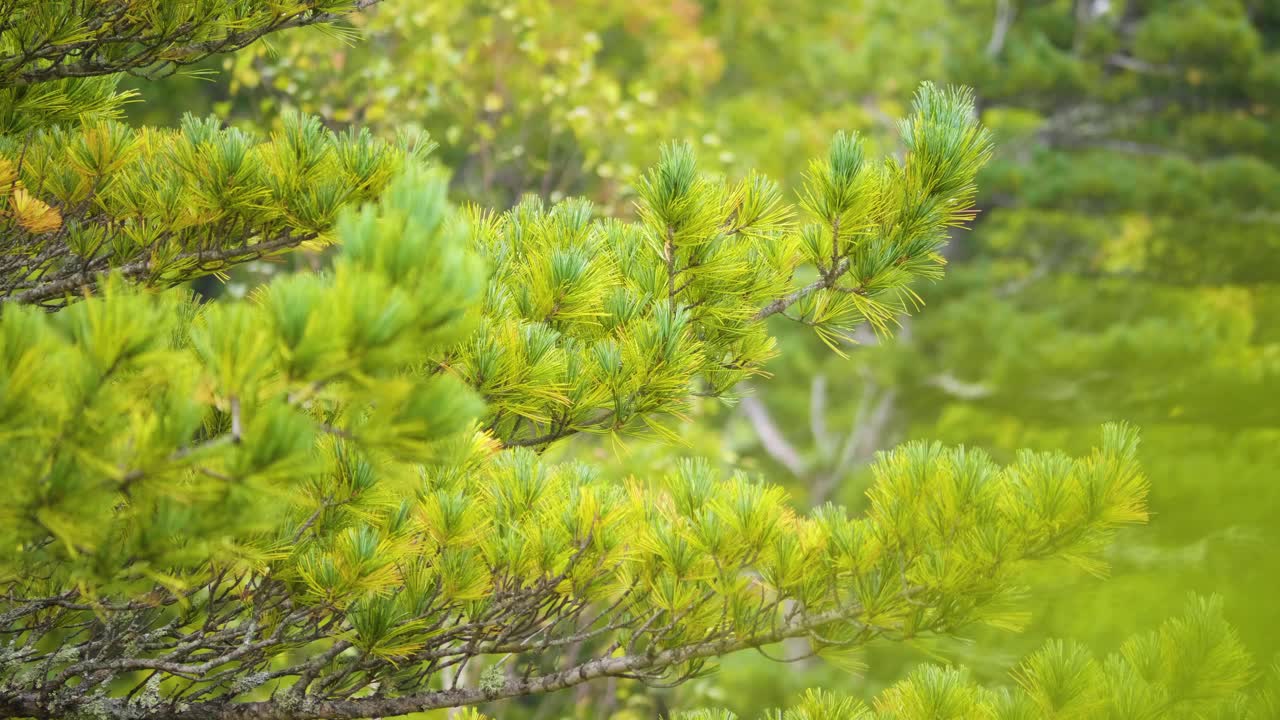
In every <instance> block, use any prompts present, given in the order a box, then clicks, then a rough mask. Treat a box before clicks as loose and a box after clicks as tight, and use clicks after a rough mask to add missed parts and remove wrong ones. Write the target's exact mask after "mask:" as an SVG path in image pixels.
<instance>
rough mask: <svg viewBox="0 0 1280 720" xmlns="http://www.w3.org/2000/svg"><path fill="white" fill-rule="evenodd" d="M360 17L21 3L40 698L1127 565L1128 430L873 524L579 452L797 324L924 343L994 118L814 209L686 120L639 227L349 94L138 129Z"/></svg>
mask: <svg viewBox="0 0 1280 720" xmlns="http://www.w3.org/2000/svg"><path fill="white" fill-rule="evenodd" d="M359 4H361V3H351V2H347V3H283V4H277V5H272V6H263V5H261V4H258V3H241V2H219V1H218V0H210V2H208V3H196V4H189V5H184V4H172V3H168V2H160V1H159V0H157V1H156V2H150V3H148V2H142V3H138V2H130V3H121V4H113V3H91V4H86V3H80V2H70V1H69V2H54V3H49V2H36V1H34V0H33V1H30V2H14V3H10V5H11V7H9V8H6V9H7V10H8V12H7V13H6V15H5V17H6V21H5V22H6V24H5V25H4V26H3V32H4V34H3V43H2V46H3V48H4V49H5V52H6V53H7V55H6V56H5V57H4V58H3V59H0V67H4V68H6V70H5V71H4V74H3V77H4V81H3V82H4V85H3V88H2V90H3V92H4V93H5V94H4V95H3V96H2V97H0V113H2V116H3V117H4V118H5V119H6V122H7V123H8V124H7V125H6V126H5V129H4V137H5V140H4V143H5V144H4V146H3V148H2V149H0V157H2V158H3V162H4V163H5V165H4V167H5V168H8V169H7V170H6V172H7V173H8V175H7V178H8V179H7V180H6V181H5V183H4V184H3V186H2V188H3V192H4V195H3V198H4V203H5V204H4V213H5V216H4V221H5V225H4V228H5V229H4V235H3V237H4V253H5V254H4V263H5V267H6V268H7V269H6V272H7V273H8V275H7V276H6V277H7V279H6V282H7V283H8V285H9V289H8V291H7V294H6V296H5V303H4V305H3V310H2V311H0V438H3V442H2V443H0V460H2V461H3V462H4V463H5V465H6V466H7V467H9V468H10V477H9V479H8V483H7V485H8V490H9V498H8V502H7V503H6V504H5V505H4V507H3V509H0V548H3V550H0V590H2V594H0V634H3V637H4V638H5V644H4V646H3V647H2V648H0V715H3V716H7V717H41V718H54V717H88V716H92V717H99V718H102V717H107V718H133V717H159V716H163V717H171V718H191V719H193V720H195V719H206V718H210V719H211V718H309V717H326V718H360V717H375V716H376V717H385V716H395V715H403V714H408V713H412V712H418V711H422V710H427V709H432V708H444V707H459V706H465V705H475V704H479V703H483V702H488V701H493V700H498V699H502V698H509V697H516V696H522V695H535V694H539V693H545V692H551V691H555V690H558V689H562V688H566V687H570V686H573V685H577V684H580V683H584V682H587V681H590V680H592V679H595V678H603V677H623V678H636V679H641V680H644V681H647V682H655V683H661V682H678V681H680V680H683V679H687V678H689V677H692V676H695V675H698V674H700V673H703V672H706V671H707V670H708V669H709V667H710V665H711V663H713V662H714V659H715V658H717V657H719V656H722V655H725V654H728V653H731V652H735V651H738V650H743V649H747V648H757V647H761V646H765V645H769V644H773V643H777V642H779V641H781V640H784V639H789V638H801V639H804V640H805V641H807V642H808V644H809V645H810V646H811V648H812V650H813V651H814V652H817V653H828V654H833V653H834V654H839V653H845V652H848V651H849V650H850V649H852V648H857V647H859V646H862V645H864V644H866V643H867V642H869V641H871V640H874V639H888V640H907V639H911V638H916V637H920V636H927V635H931V634H945V633H951V632H954V631H955V630H957V629H958V628H960V627H964V626H967V625H970V624H973V623H976V622H984V623H988V624H992V625H995V626H999V627H1013V626H1016V625H1017V624H1018V623H1019V622H1020V620H1021V613H1019V612H1018V609H1017V605H1016V603H1015V600H1016V596H1017V588H1018V586H1019V582H1020V578H1021V577H1022V576H1023V575H1024V573H1025V571H1026V569H1027V568H1028V567H1030V566H1035V565H1037V564H1043V563H1045V562H1048V561H1050V560H1054V559H1059V560H1065V561H1068V562H1071V563H1074V564H1076V565H1078V566H1080V567H1084V568H1086V569H1090V570H1093V571H1097V570H1099V569H1100V568H1101V559H1100V552H1101V550H1102V549H1103V548H1104V547H1105V546H1106V544H1107V543H1108V541H1109V539H1110V538H1111V537H1112V536H1113V534H1114V532H1115V531H1116V529H1117V528H1119V527H1121V526H1123V525H1127V524H1131V523H1136V522H1142V521H1143V520H1144V519H1145V518H1146V509H1145V495H1146V481H1145V479H1144V477H1143V475H1142V473H1141V471H1140V469H1139V468H1138V466H1137V463H1136V449H1137V438H1136V435H1135V433H1134V432H1133V431H1132V430H1130V429H1128V428H1126V427H1124V426H1119V425H1108V426H1106V427H1105V429H1104V430H1103V434H1102V439H1101V443H1100V444H1099V446H1098V447H1097V448H1096V449H1095V450H1093V451H1092V452H1091V453H1088V454H1086V455H1083V456H1082V457H1079V458H1075V459H1073V458H1069V457H1067V456H1065V455H1063V454H1060V453H1042V454H1036V453H1025V454H1023V455H1021V456H1019V457H1017V458H1016V459H1015V460H1014V461H1013V462H1010V463H1008V464H1006V465H1003V466H1001V465H999V464H997V463H995V462H994V461H993V460H992V459H991V458H989V457H988V456H987V455H985V454H984V453H982V452H980V451H976V450H974V449H965V448H946V447H943V446H941V445H939V444H936V443H923V442H921V443H913V444H909V445H905V446H903V447H900V448H898V449H896V450H893V451H890V452H886V453H884V454H883V455H882V456H881V457H880V459H879V461H878V463H877V466H876V473H877V481H876V483H875V484H874V485H873V487H872V488H871V490H870V491H869V493H868V502H869V509H868V511H867V512H866V513H865V514H864V515H862V516H859V517H853V516H850V515H849V514H848V513H847V512H846V511H844V510H843V509H842V508H839V507H836V506H831V505H828V506H824V507H821V508H818V509H816V510H814V511H812V512H810V513H798V512H796V511H795V510H793V509H792V508H791V507H790V506H789V504H788V502H787V498H786V494H785V492H784V491H782V490H781V489H780V488H778V487H776V486H772V485H769V484H766V483H762V482H760V481H758V480H754V479H751V478H749V477H746V476H744V475H742V474H734V475H732V476H728V477H724V476H720V475H719V474H718V473H716V472H714V471H712V469H711V468H710V467H709V466H707V465H705V464H701V463H697V462H688V463H685V464H683V465H682V466H681V467H680V468H679V470H678V471H677V472H674V473H670V474H668V475H666V476H662V477H635V478H631V479H630V480H629V481H628V482H626V483H624V484H618V483H614V482H610V481H607V480H604V479H602V478H600V477H599V476H598V474H597V473H596V472H595V471H594V470H593V469H592V468H591V467H590V466H588V465H585V464H582V463H573V462H565V463H555V462H550V461H548V460H544V459H543V458H542V457H541V456H540V454H539V453H540V451H542V450H545V449H546V448H547V447H549V446H550V445H552V444H554V443H556V442H557V441H559V440H561V439H562V438H565V437H567V436H569V435H573V434H577V433H599V434H606V435H609V436H612V437H622V436H625V435H628V434H631V433H637V432H650V433H656V434H658V435H659V436H661V435H663V434H670V432H671V431H670V429H669V427H668V425H667V424H666V421H667V420H669V419H670V418H673V417H679V416H680V413H681V411H682V409H683V408H684V407H685V404H686V402H687V399H688V398H689V397H690V396H691V395H693V394H697V395H702V396H706V397H712V398H725V399H729V398H731V397H732V393H733V391H734V388H735V386H736V385H737V384H738V383H740V382H741V381H742V380H744V379H747V378H751V377H756V376H759V375H760V374H761V373H762V368H761V363H762V362H763V361H764V360H765V359H767V358H768V357H770V356H771V355H773V354H774V353H775V352H776V347H775V345H776V344H775V341H774V339H773V337H772V336H771V335H770V334H769V332H768V329H767V328H766V325H765V321H766V320H767V319H768V318H770V317H772V316H775V315H776V316H786V317H789V318H792V319H794V320H797V321H799V322H801V323H803V324H805V325H808V326H811V327H812V328H814V329H815V330H816V331H817V333H818V334H819V335H820V337H822V338H823V339H824V340H825V341H827V342H829V343H833V344H834V343H835V342H837V341H838V340H839V339H840V338H841V337H843V336H845V335H847V334H848V333H850V332H852V331H853V329H854V328H856V327H858V326H860V325H862V324H870V325H873V326H876V327H880V328H883V329H888V328H889V327H890V326H891V324H892V323H893V322H894V321H895V320H896V319H897V318H898V317H900V316H901V315H902V314H903V313H905V312H907V311H908V310H910V309H912V307H913V301H914V297H915V296H914V293H913V291H912V289H911V288H912V285H913V284H914V283H915V282H916V281H918V280H920V279H928V278H935V277H937V276H938V275H939V274H940V271H941V257H940V255H939V250H940V248H941V246H942V244H943V243H944V241H945V239H946V237H947V232H948V230H949V229H950V228H952V227H954V226H956V225H961V224H963V223H965V222H966V221H967V220H968V219H970V217H971V210H970V208H971V205H972V200H973V197H974V192H975V187H974V178H975V176H976V173H977V172H978V169H979V168H980V167H981V166H982V164H983V163H984V162H985V161H986V159H987V156H988V155H989V152H990V142H989V138H988V135H987V133H986V131H985V130H984V129H982V128H981V127H980V126H979V125H978V124H977V122H976V121H975V120H974V113H973V101H972V97H971V95H970V94H969V93H967V92H964V91H958V90H943V89H939V88H936V87H934V86H932V85H928V84H926V85H924V86H922V87H921V89H920V90H919V91H918V93H917V95H916V99H915V103H914V106H913V109H912V112H911V114H910V115H909V117H908V118H906V119H905V120H904V121H903V122H902V123H901V125H900V130H901V140H902V145H903V149H904V150H903V159H902V160H900V161H899V160H895V159H892V158H886V159H885V160H883V161H873V160H869V159H867V158H866V157H865V152H864V149H863V147H862V144H861V141H860V140H859V138H858V137H856V136H853V135H845V134H841V135H837V136H836V138H835V139H834V140H833V142H832V143H831V146H830V149H829V151H828V153H827V154H826V155H825V156H824V157H821V158H818V159H815V160H814V161H813V162H812V164H811V166H810V170H809V174H808V181H807V183H806V186H805V187H804V189H803V191H802V192H801V193H800V197H799V202H798V207H792V206H790V205H788V204H786V203H784V202H783V200H782V199H781V193H780V192H779V191H778V189H777V187H776V186H775V185H774V184H773V183H771V182H770V181H768V180H767V179H765V178H763V177H762V176H759V175H749V176H748V177H746V178H745V179H743V180H741V181H736V182H730V181H727V180H724V179H722V178H718V177H714V176H709V175H705V174H702V173H699V171H698V169H697V166H696V164H695V162H694V157H693V154H692V152H691V150H690V148H688V147H687V146H683V145H679V144H676V145H671V146H668V147H667V148H666V149H664V151H663V152H662V154H661V157H660V160H659V162H658V163H657V164H656V165H655V167H654V168H653V169H652V170H651V171H649V172H648V173H647V174H645V175H644V176H643V178H642V179H641V180H640V182H639V184H638V187H637V194H638V197H639V202H638V207H637V216H638V217H637V219H635V220H632V221H627V220H620V219H608V218H600V217H597V216H596V215H595V213H594V212H593V210H592V208H591V206H590V205H589V204H587V203H586V202H584V201H566V202H563V203H559V204H556V205H554V206H550V207H547V206H544V205H542V204H541V203H540V202H539V201H536V200H532V199H530V200H527V201H525V202H523V203H521V204H520V205H518V206H517V207H515V208H513V209H512V210H510V211H507V212H504V213H501V214H497V213H490V212H486V211H483V210H479V209H476V208H468V209H463V210H456V209H454V208H452V207H451V206H450V205H449V203H448V201H447V198H446V195H447V178H446V176H445V175H444V173H443V172H442V171H441V170H440V169H439V168H435V167H432V166H430V164H429V163H428V162H427V161H426V159H425V158H424V157H423V152H422V148H423V147H424V146H423V145H422V144H420V143H419V144H414V143H411V142H406V143H404V144H402V145H400V146H393V147H388V146H383V145H381V144H379V143H377V142H375V141H374V140H372V139H370V138H369V137H368V136H366V135H360V134H357V133H351V134H345V135H341V136H333V135H331V134H329V133H327V132H326V131H325V130H323V129H322V127H321V126H320V125H319V124H318V123H317V122H316V121H315V120H311V119H308V118H303V117H292V118H290V119H289V120H288V121H287V122H286V123H285V125H284V128H283V129H282V130H281V131H280V132H279V133H277V134H276V135H275V136H274V137H273V138H271V139H270V140H264V141H256V140H254V139H253V138H251V137H249V136H248V135H247V134H245V133H243V132H241V131H238V130H235V129H223V128H221V127H219V126H218V124H217V123H216V121H198V120H188V121H187V122H186V123H185V124H184V125H183V127H182V128H180V129H179V130H178V131H163V130H156V129H151V128H145V129H130V128H127V127H125V126H123V125H121V124H119V123H118V122H117V121H116V120H115V119H114V118H113V114H114V113H117V112H118V110H119V104H120V103H121V102H123V101H124V100H125V99H126V98H125V97H124V96H122V95H121V94H120V93H118V92H116V91H115V90H114V89H113V87H114V86H113V83H114V81H115V79H114V76H113V75H112V74H113V73H118V72H121V71H132V72H137V73H141V74H144V75H155V74H157V73H163V72H167V71H168V69H169V68H171V67H172V66H174V65H180V64H183V63H187V62H192V61H195V60H197V59H199V58H200V57H202V56H205V55H208V54H209V53H213V52H221V51H226V50H231V49H235V48H238V47H241V46H243V45H244V44H246V43H248V42H251V41H252V40H253V39H255V38H257V37H259V36H261V35H263V34H265V33H267V32H271V31H273V30H277V29H280V28H283V27H287V26H290V25H298V24H305V23H314V22H322V21H325V20H328V19H330V17H331V15H330V13H332V12H335V11H337V10H345V9H351V8H353V7H354V6H356V5H359ZM85 78H89V79H85ZM375 197H376V201H375V200H374V198H375ZM366 201H368V202H366ZM797 216H799V217H800V218H801V219H800V220H799V221H797V220H795V218H796V217H797ZM327 241H337V242H338V244H339V245H340V253H339V255H338V258H337V259H336V261H335V263H334V265H333V267H332V269H331V270H330V271H328V272H325V273H312V274H299V275H292V276H284V277H279V278H277V279H276V280H275V281H273V282H272V283H271V284H270V285H268V286H266V287H264V288H262V289H261V290H260V291H259V292H257V293H255V294H254V295H253V296H252V297H251V298H249V299H246V300H239V301H237V300H227V301H219V302H214V303H210V304H206V305H200V304H198V303H196V302H194V301H193V300H192V298H191V297H190V296H189V295H188V294H187V293H185V292H183V291H180V290H172V289H170V290H167V291H165V290H164V286H168V285H173V284H176V283H179V282H181V281H182V280H184V279H188V278H190V277H192V276H195V275H199V274H201V273H206V272H216V271H217V270H219V269H221V268H224V267H226V266H228V265H230V264H234V263H237V262H242V261H244V260H245V259H246V258H248V257H254V256H258V255H260V254H262V253H265V252H273V251H277V250H283V249H285V248H288V247H293V246H296V245H298V244H300V243H303V242H327ZM50 309H56V310H58V311H57V312H48V310H50ZM570 645H573V646H575V647H577V648H578V650H577V651H576V652H574V653H568V652H566V648H567V647H568V646H570ZM1073 659H1074V656H1073V657H1070V658H1064V659H1063V660H1062V661H1061V662H1063V663H1065V662H1068V661H1071V660H1073ZM1058 662H1059V661H1057V660H1054V662H1052V663H1047V664H1048V665H1050V666H1052V667H1057V663H1058ZM477 671H478V673H479V677H478V678H477V677H474V676H473V673H474V672H477ZM908 682H912V683H916V684H917V685H919V686H921V687H929V688H933V687H935V686H936V685H937V683H945V682H951V681H950V680H948V679H945V678H944V679H942V680H938V681H934V680H927V681H926V680H919V681H917V680H911V681H908ZM904 692H905V691H904Z"/></svg>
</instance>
